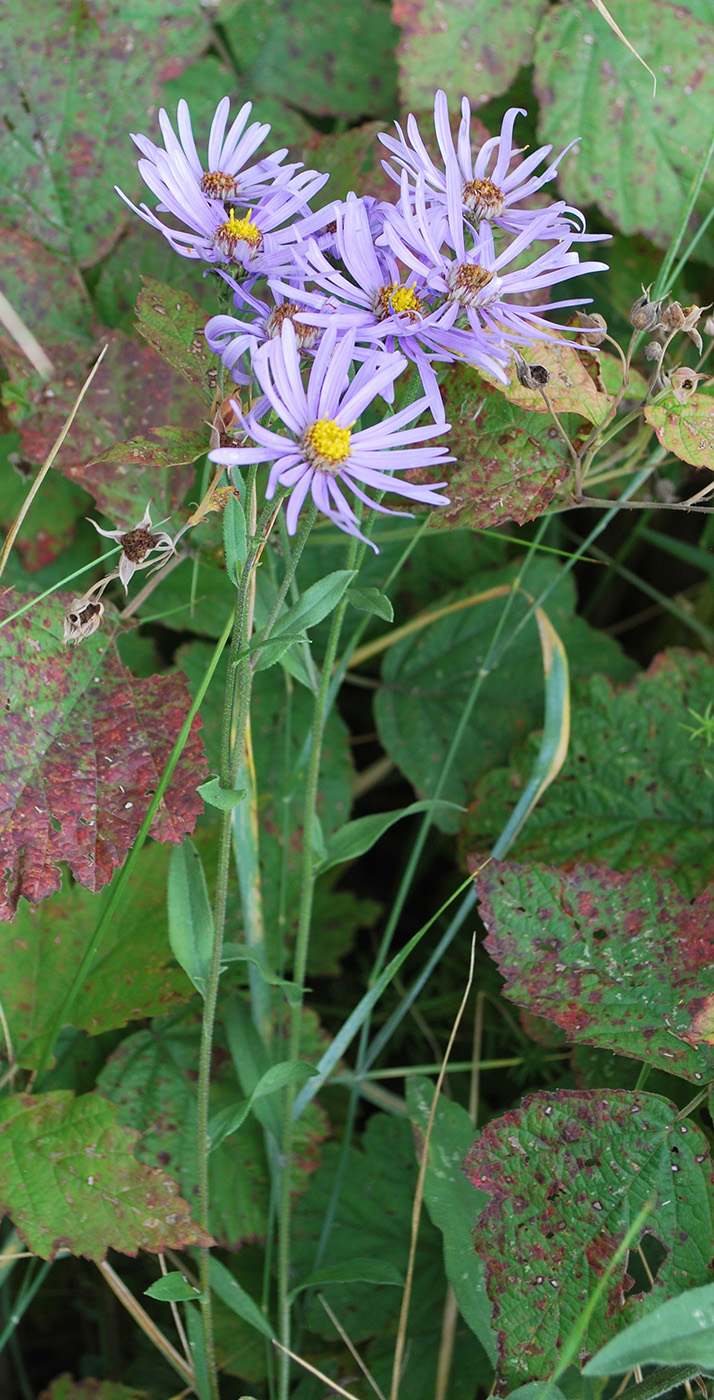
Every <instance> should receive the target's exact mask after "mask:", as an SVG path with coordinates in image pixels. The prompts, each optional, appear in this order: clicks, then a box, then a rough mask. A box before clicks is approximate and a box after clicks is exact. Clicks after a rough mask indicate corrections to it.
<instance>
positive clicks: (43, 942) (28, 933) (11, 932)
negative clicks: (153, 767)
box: [0, 844, 191, 1069]
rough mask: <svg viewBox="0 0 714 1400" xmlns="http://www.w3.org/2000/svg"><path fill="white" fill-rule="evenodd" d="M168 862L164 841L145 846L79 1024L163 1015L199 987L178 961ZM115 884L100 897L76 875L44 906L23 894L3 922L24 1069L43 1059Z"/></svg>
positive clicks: (0, 957) (78, 1007) (0, 975)
mask: <svg viewBox="0 0 714 1400" xmlns="http://www.w3.org/2000/svg"><path fill="white" fill-rule="evenodd" d="M167 865H168V852H167V850H166V848H165V847H162V846H158V845H153V844H152V845H149V846H148V847H145V849H144V850H143V851H142V852H141V855H140V856H139V861H138V865H137V867H136V870H135V872H134V875H133V876H132V880H131V885H130V888H129V890H128V891H127V893H126V895H125V896H124V898H123V900H122V902H121V903H120V905H119V908H118V910H117V914H116V917H115V918H114V919H112V921H111V924H110V926H109V928H108V929H107V933H106V936H105V939H104V942H103V943H102V947H101V951H100V953H99V955H98V957H97V958H96V960H95V962H94V963H93V965H92V970H91V972H90V974H89V976H88V977H87V978H86V979H85V981H84V983H83V985H82V987H81V989H80V991H79V993H78V995H77V999H76V1001H75V1003H74V1007H73V1010H72V1025H73V1026H76V1027H81V1028H82V1029H83V1030H86V1031H88V1032H89V1034H90V1035H92V1036H100V1035H102V1034H103V1033H104V1032H106V1031H109V1030H112V1029H114V1028H115V1027H118V1026H123V1025H125V1024H126V1023H127V1021H135V1020H139V1019H142V1018H143V1017H145V1016H154V1015H160V1014H162V1013H163V1012H165V1011H167V1010H169V1009H170V1008H171V1007H173V1006H175V1005H177V1004H179V1003H181V1002H185V1001H186V1000H188V997H189V996H190V994H191V985H190V983H189V982H188V980H187V978H186V976H185V974H184V973H183V972H181V971H180V970H179V969H178V968H175V967H173V966H172V958H171V949H170V947H169V943H168V938H167V929H166V900H165V889H166V872H167ZM108 893H109V892H108V890H107V891H102V893H101V895H100V896H99V897H98V898H97V896H96V895H91V894H90V893H89V892H88V891H87V890H83V889H81V888H80V887H79V886H78V885H73V884H67V885H66V886H65V888H64V889H63V890H62V891H61V893H59V894H56V895H54V897H53V898H52V899H51V900H48V901H46V902H45V903H43V904H41V905H40V906H39V908H38V909H32V908H31V907H30V906H29V905H28V904H27V903H26V901H25V900H24V899H22V900H20V904H19V906H18V910H17V915H16V918H15V921H14V922H13V924H12V925H7V924H2V925H0V983H1V984H2V988H3V991H2V1006H3V1011H4V1014H5V1017H6V1021H7V1025H8V1029H9V1032H10V1039H11V1041H12V1047H13V1052H14V1055H15V1058H16V1060H17V1062H18V1064H20V1065H22V1066H23V1068H25V1069H34V1068H35V1067H36V1066H37V1063H38V1055H39V1053H40V1052H41V1049H42V1046H43V1045H44V1042H45V1039H46V1037H47V1035H48V1033H49V1030H50V1028H51V1026H52V1024H53V1022H54V1018H55V1016H56V1015H57V1012H58V1011H59V1009H60V1007H61V1006H62V1005H63V1004H64V1000H65V997H66V995H67V992H68V991H69V988H70V985H71V982H72V979H73V977H74V972H75V969H76V967H77V966H78V964H79V962H80V960H81V958H82V956H83V954H84V952H85V950H86V948H87V946H88V944H89V942H90V940H91V938H92V936H93V934H94V930H95V928H96V925H97V920H98V919H99V918H100V916H101V913H102V909H103V906H104V904H105V902H106V898H107V896H108ZM139 930H140V933H139ZM75 1057H76V1050H75Z"/></svg>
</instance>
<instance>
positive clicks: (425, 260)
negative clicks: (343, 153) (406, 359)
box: [385, 171, 607, 344]
mask: <svg viewBox="0 0 714 1400" xmlns="http://www.w3.org/2000/svg"><path fill="white" fill-rule="evenodd" d="M406 181H407V173H406V171H403V172H402V189H403V190H404V187H405V185H406ZM448 195H449V203H448V206H447V209H446V214H445V215H444V212H443V211H442V210H441V209H437V210H435V209H433V208H428V207H427V204H426V200H425V191H424V181H423V177H422V176H419V177H418V179H417V184H416V190H415V202H414V207H412V205H411V204H410V203H409V201H408V200H405V199H402V200H401V201H400V206H399V208H387V211H386V215H385V219H386V222H385V237H386V238H387V239H388V241H389V244H390V246H391V247H392V249H393V251H394V252H395V253H396V255H397V257H398V258H400V259H401V260H402V261H403V262H404V263H406V265H407V266H408V267H411V268H412V269H413V270H414V271H415V272H416V273H418V274H419V275H420V276H422V277H424V279H425V282H426V285H427V286H428V287H429V288H431V289H432V291H434V292H440V293H441V294H442V295H443V296H445V297H446V299H447V301H448V302H449V303H450V304H451V308H452V324H453V322H454V321H456V320H457V318H463V317H464V316H465V317H466V319H467V321H468V324H469V325H470V326H471V329H472V330H473V331H474V332H481V331H482V330H483V328H484V327H485V328H486V330H488V331H490V332H492V333H493V334H494V335H496V336H501V337H502V339H504V340H506V341H511V342H514V343H516V344H519V343H520V344H523V343H528V342H529V341H533V340H548V339H552V337H551V336H550V334H549V333H550V331H551V329H553V327H552V326H551V323H550V322H549V321H548V320H546V319H544V317H543V314H542V313H543V312H545V311H554V310H557V309H558V308H560V307H564V306H582V305H583V304H584V303H585V302H586V301H587V300H588V298H583V297H578V298H574V299H573V300H569V301H551V302H546V303H544V304H542V305H539V306H523V305H513V304H511V302H510V301H507V300H505V298H507V297H512V296H523V295H524V294H525V293H527V292H533V291H538V290H539V289H541V288H543V289H546V288H549V287H551V286H552V285H553V284H554V283H556V282H564V281H568V280H569V279H570V278H571V277H578V276H580V275H581V274H584V273H586V272H603V271H605V270H606V268H607V263H601V262H584V263H581V261H580V258H579V256H578V254H577V253H576V252H574V251H572V250H571V243H570V241H569V240H568V241H566V240H561V241H560V242H558V243H555V244H554V245H553V247H552V248H549V249H548V250H547V251H546V252H545V253H542V254H541V256H540V257H538V258H536V259H535V260H534V261H533V262H532V263H531V264H530V266H528V267H525V268H519V269H515V270H514V271H512V272H507V271H506V270H505V269H506V268H507V266H508V264H509V263H511V262H513V261H515V259H516V258H518V257H520V255H521V253H523V252H524V251H525V249H526V248H528V247H529V245H530V244H531V243H532V242H536V241H538V239H540V238H542V237H547V236H548V235H547V234H544V230H545V229H546V228H547V227H548V220H549V218H550V215H549V211H548V210H547V209H546V210H543V211H541V215H540V219H534V220H533V222H532V223H530V224H529V225H528V227H527V228H525V229H523V231H522V232H521V233H519V234H518V236H517V237H516V238H514V239H513V241H512V242H511V243H510V244H509V245H508V247H506V248H504V249H503V250H502V251H501V252H500V253H498V254H497V253H496V250H495V247H494V241H493V232H492V229H491V227H490V225H489V224H488V222H487V221H486V220H483V221H482V222H481V224H480V225H479V228H478V231H476V230H473V229H470V235H471V237H472V239H473V246H471V247H469V248H468V249H467V248H466V240H465V225H464V220H463V217H462V213H461V205H460V201H459V199H458V193H457V191H456V189H455V187H454V186H453V184H450V185H449V188H448ZM558 329H559V330H560V331H562V330H563V329H564V328H563V327H562V326H561V327H559V328H558Z"/></svg>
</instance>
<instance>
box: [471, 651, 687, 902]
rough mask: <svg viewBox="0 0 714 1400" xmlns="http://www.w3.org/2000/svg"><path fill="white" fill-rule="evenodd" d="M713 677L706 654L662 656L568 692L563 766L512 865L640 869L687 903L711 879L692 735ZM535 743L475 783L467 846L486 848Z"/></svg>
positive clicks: (506, 810) (501, 821) (524, 774)
mask: <svg viewBox="0 0 714 1400" xmlns="http://www.w3.org/2000/svg"><path fill="white" fill-rule="evenodd" d="M713 677H714V666H713V665H712V662H711V660H710V659H709V658H708V657H706V656H702V655H698V656H697V655H687V654H686V653H684V652H675V651H673V652H671V653H664V654H663V655H661V656H659V657H657V658H656V659H655V661H654V662H653V663H652V665H651V667H650V669H649V670H648V671H647V672H645V673H641V674H640V675H638V676H637V677H636V678H635V680H634V681H632V683H631V684H630V685H627V686H624V687H622V688H615V689H613V687H612V685H610V683H609V682H608V681H607V680H605V678H604V677H603V676H593V677H592V678H591V679H590V680H589V681H588V682H587V683H583V684H581V685H579V686H576V687H575V688H574V694H573V705H572V714H571V737H570V748H569V752H568V757H567V759H566V761H565V764H564V766H563V769H562V772H561V773H560V776H559V777H558V780H557V782H555V783H554V784H553V785H552V787H550V788H549V790H548V792H547V793H545V795H544V796H543V798H542V799H541V801H540V803H539V805H538V806H537V807H536V809H535V811H534V812H533V813H532V815H531V817H530V818H529V821H528V823H527V825H526V827H525V828H524V830H523V831H522V833H521V834H520V836H519V837H518V840H517V842H516V845H515V847H514V853H515V854H516V855H517V856H518V859H519V860H526V859H530V860H541V861H547V862H549V863H551V862H557V863H559V864H563V865H570V864H572V862H574V861H583V860H593V861H597V862H599V863H601V864H603V865H608V866H610V867H614V868H615V869H629V868H632V867H635V866H638V865H641V864H642V863H643V861H644V862H646V863H647V865H649V866H654V867H655V868H656V869H659V870H661V871H662V872H663V874H667V875H671V876H672V878H673V879H675V880H676V881H677V884H678V885H679V887H680V889H681V890H682V891H683V893H684V894H686V895H689V896H692V895H694V894H696V893H698V892H699V891H700V890H702V889H703V888H704V887H705V885H707V883H708V882H709V881H710V880H712V879H714V848H713V847H712V841H711V832H712V827H713V826H714V787H713V786H712V782H711V779H710V777H709V762H708V757H707V754H708V749H707V745H706V740H705V739H704V738H703V737H702V735H699V736H698V737H696V738H695V737H693V735H694V733H695V731H696V730H697V728H698V727H699V726H700V724H701V721H700V720H698V719H697V718H696V716H697V715H700V716H701V715H704V713H705V712H706V708H707V705H708V704H709V702H710V700H711V697H712V679H713ZM692 712H694V713H692ZM534 743H535V741H534V740H533V739H530V740H528V741H526V742H524V743H523V744H521V745H519V746H518V748H517V749H515V750H514V751H513V756H512V759H511V763H510V766H509V767H507V768H502V767H494V769H493V771H492V772H491V773H489V774H488V775H486V776H484V777H483V778H482V779H481V781H480V782H479V784H478V787H477V790H476V802H475V804H474V806H473V808H472V811H471V813H470V815H469V817H468V818H467V820H466V823H465V830H464V835H463V839H464V844H465V846H466V849H471V850H483V849H488V848H489V847H490V846H491V845H492V844H493V841H494V840H495V839H496V837H497V836H498V833H499V832H500V831H501V829H502V827H503V826H504V825H505V822H506V821H507V820H508V816H509V814H510V811H511V810H512V807H513V805H514V804H515V802H517V801H518V798H519V796H520V793H521V791H522V789H523V785H524V783H525V782H526V781H527V780H528V776H529V774H530V771H531V768H532V766H533V758H534V750H533V746H534Z"/></svg>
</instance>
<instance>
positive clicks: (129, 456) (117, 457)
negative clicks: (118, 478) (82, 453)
mask: <svg viewBox="0 0 714 1400" xmlns="http://www.w3.org/2000/svg"><path fill="white" fill-rule="evenodd" d="M149 431H150V432H151V433H152V437H150V438H145V437H135V438H131V439H130V441H129V442H116V443H115V444H114V446H113V447H108V448H107V450H106V452H102V453H101V455H100V456H99V457H97V459H96V463H95V464H94V465H97V464H98V463H100V462H123V463H124V464H127V463H129V464H131V465H132V466H137V467H180V466H182V465H183V464H184V463H186V462H195V461H196V458H197V457H201V456H202V455H203V453H204V452H207V451H208V447H209V434H208V425H206V426H204V427H202V428H201V427H199V428H170V427H166V428H151V429H150V430H149Z"/></svg>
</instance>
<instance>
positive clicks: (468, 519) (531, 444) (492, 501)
mask: <svg viewBox="0 0 714 1400" xmlns="http://www.w3.org/2000/svg"><path fill="white" fill-rule="evenodd" d="M442 393H443V397H444V408H445V412H446V419H447V422H449V423H450V424H451V430H450V432H449V434H448V437H447V439H446V443H447V446H448V448H449V451H450V452H452V453H453V455H454V457H455V458H456V461H455V462H451V463H449V464H447V465H446V466H445V467H440V468H439V473H438V476H437V475H435V474H434V473H433V472H431V473H429V472H426V471H424V470H421V469H418V470H416V471H411V472H407V476H408V478H409V480H410V481H415V482H428V481H437V480H438V481H443V480H444V479H446V482H447V491H446V494H447V495H448V497H449V501H450V504H449V505H448V506H443V507H442V508H441V509H440V510H434V511H432V513H431V517H430V520H429V524H430V526H431V527H432V528H433V529H435V530H454V529H457V528H459V527H460V526H463V525H470V526H471V527H472V528H473V529H486V528H487V527H488V526H489V525H501V524H503V523H504V522H505V521H507V520H515V521H516V522H517V524H519V525H523V524H524V522H525V521H526V520H533V519H534V518H535V517H536V516H537V515H540V514H541V513H542V512H543V511H544V510H545V509H546V507H547V506H549V505H550V503H551V501H552V500H553V498H554V497H555V496H556V495H557V492H558V487H559V486H560V483H561V482H562V481H564V480H565V478H566V477H567V476H568V474H569V472H570V470H571V462H570V458H569V456H568V453H567V449H566V447H565V445H564V443H563V440H562V438H561V437H560V434H559V433H558V429H557V428H556V426H555V424H554V423H553V422H552V421H551V420H549V419H547V418H544V417H543V415H542V414H540V413H531V412H530V410H525V409H523V408H520V407H518V406H517V405H515V404H511V403H509V402H508V399H506V398H505V397H504V395H503V394H502V393H501V392H500V391H499V390H497V389H494V388H493V387H492V386H491V385H490V384H487V383H486V382H485V380H483V379H481V377H480V375H478V374H477V373H476V371H475V370H473V369H470V368H468V367H466V366H462V365H452V366H451V368H450V369H449V372H448V374H447V376H446V380H445V382H444V384H443V386H442Z"/></svg>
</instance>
